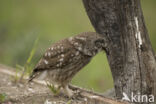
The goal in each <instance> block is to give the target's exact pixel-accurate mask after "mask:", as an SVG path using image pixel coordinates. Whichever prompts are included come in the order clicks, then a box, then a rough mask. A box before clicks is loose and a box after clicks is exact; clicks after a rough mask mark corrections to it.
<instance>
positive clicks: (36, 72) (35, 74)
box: [28, 69, 40, 83]
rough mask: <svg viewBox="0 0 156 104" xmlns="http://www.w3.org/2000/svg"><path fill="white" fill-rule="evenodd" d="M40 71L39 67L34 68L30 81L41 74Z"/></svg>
mask: <svg viewBox="0 0 156 104" xmlns="http://www.w3.org/2000/svg"><path fill="white" fill-rule="evenodd" d="M39 73H40V72H38V71H37V69H34V70H33V72H32V74H31V75H30V76H29V79H28V83H30V82H31V81H32V80H33V79H34V78H35V77H37V76H38V75H39Z"/></svg>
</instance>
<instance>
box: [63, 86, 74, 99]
mask: <svg viewBox="0 0 156 104" xmlns="http://www.w3.org/2000/svg"><path fill="white" fill-rule="evenodd" d="M63 89H64V92H65V93H66V94H67V95H68V97H72V96H73V95H74V93H73V91H72V90H70V89H69V87H68V85H66V86H64V87H63Z"/></svg>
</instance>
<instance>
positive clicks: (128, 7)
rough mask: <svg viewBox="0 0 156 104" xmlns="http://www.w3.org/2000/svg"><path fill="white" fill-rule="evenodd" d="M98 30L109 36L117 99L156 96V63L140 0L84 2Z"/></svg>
mask: <svg viewBox="0 0 156 104" xmlns="http://www.w3.org/2000/svg"><path fill="white" fill-rule="evenodd" d="M83 3H84V6H85V9H86V12H87V14H88V17H89V19H90V21H91V23H92V25H93V26H94V28H95V30H96V31H97V32H98V33H99V34H101V35H102V36H104V37H106V38H107V40H108V42H107V44H108V47H107V51H108V52H109V54H107V58H108V61H109V65H110V68H111V72H112V76H113V79H114V87H115V92H116V97H117V98H122V97H123V92H124V93H126V94H127V95H128V96H129V97H130V96H131V94H132V92H133V93H134V94H135V95H138V93H139V94H140V95H151V94H152V95H155V97H156V60H155V56H154V55H155V54H154V51H153V49H152V47H151V43H150V40H149V36H148V32H147V29H146V26H145V22H144V17H143V13H142V9H141V4H140V0H83Z"/></svg>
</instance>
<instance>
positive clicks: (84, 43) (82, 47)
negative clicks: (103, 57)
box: [74, 32, 105, 56]
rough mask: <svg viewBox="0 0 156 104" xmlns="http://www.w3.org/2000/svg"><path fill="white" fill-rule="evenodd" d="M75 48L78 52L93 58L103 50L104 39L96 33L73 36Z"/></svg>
mask: <svg viewBox="0 0 156 104" xmlns="http://www.w3.org/2000/svg"><path fill="white" fill-rule="evenodd" d="M74 41H75V42H77V43H78V45H77V46H75V47H76V48H77V49H78V50H79V51H81V52H83V53H84V54H86V55H89V56H94V55H96V53H98V52H99V51H101V50H103V49H104V48H105V39H104V38H103V37H102V36H100V35H99V34H97V33H96V32H85V33H81V34H79V35H77V36H75V38H74Z"/></svg>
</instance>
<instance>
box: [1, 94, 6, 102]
mask: <svg viewBox="0 0 156 104" xmlns="http://www.w3.org/2000/svg"><path fill="white" fill-rule="evenodd" d="M6 98H7V95H6V94H5V93H0V103H1V102H4V101H5V100H6Z"/></svg>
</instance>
